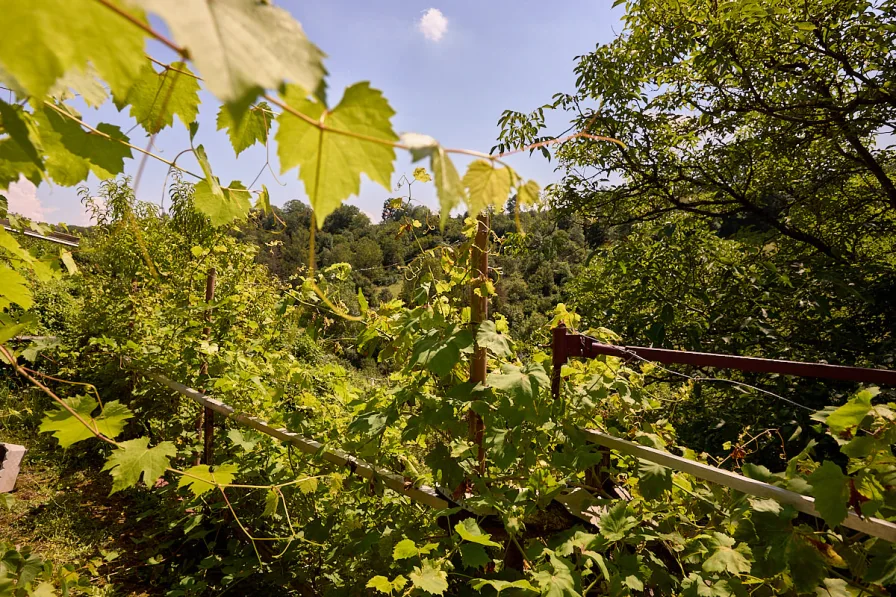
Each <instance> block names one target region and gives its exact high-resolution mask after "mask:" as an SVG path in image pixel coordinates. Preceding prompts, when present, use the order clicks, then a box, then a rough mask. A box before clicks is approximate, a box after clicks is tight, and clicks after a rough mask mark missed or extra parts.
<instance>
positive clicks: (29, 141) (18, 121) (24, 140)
mask: <svg viewBox="0 0 896 597" xmlns="http://www.w3.org/2000/svg"><path fill="white" fill-rule="evenodd" d="M0 122H2V124H3V129H4V130H5V131H6V134H7V135H9V136H10V138H12V140H13V141H15V142H16V143H17V144H18V145H19V147H20V148H21V149H22V152H23V153H24V154H25V155H26V156H27V158H28V159H29V160H31V161H32V162H34V163H35V164H36V165H37V166H39V167H43V160H42V159H41V157H40V153H39V152H38V150H37V148H36V147H35V146H34V143H33V140H35V139H39V138H40V134H39V133H38V131H37V125H36V124H35V123H34V121H33V120H32V118H31V114H29V113H28V112H26V111H25V110H23V109H22V108H21V106H15V105H11V104H7V103H6V102H4V101H3V100H0Z"/></svg>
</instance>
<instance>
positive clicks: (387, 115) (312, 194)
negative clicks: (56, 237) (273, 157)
mask: <svg viewBox="0 0 896 597" xmlns="http://www.w3.org/2000/svg"><path fill="white" fill-rule="evenodd" d="M284 100H285V101H286V103H287V104H288V105H289V106H290V107H291V108H293V109H295V110H297V111H298V112H300V113H302V114H304V115H306V116H308V117H310V118H312V119H314V120H315V121H320V122H322V123H323V124H324V125H326V126H327V127H329V128H331V129H335V130H340V131H347V132H352V133H356V134H359V135H364V136H366V137H371V138H375V139H380V140H382V141H385V142H387V144H382V143H378V142H375V141H365V140H362V139H357V138H353V137H349V136H346V135H340V134H338V133H334V132H332V131H326V130H321V129H319V128H317V127H316V126H314V125H312V124H309V123H308V122H305V121H304V120H302V119H301V118H299V117H297V116H295V115H293V114H290V113H289V112H287V111H284V112H282V113H281V114H280V116H279V117H278V118H277V122H278V123H279V125H280V126H279V127H278V129H277V135H276V138H277V154H278V156H279V157H280V169H281V172H286V171H288V170H291V169H292V168H294V167H295V166H298V167H299V178H300V179H301V180H302V182H303V183H304V184H305V192H306V193H307V194H308V198H309V201H310V202H311V207H312V209H314V216H315V218H316V220H317V225H318V227H320V226H322V225H323V222H324V219H325V218H326V217H327V216H328V215H329V214H330V213H332V212H333V210H335V209H336V208H337V207H339V205H340V204H341V203H342V201H343V200H345V199H347V198H348V197H350V196H351V195H357V194H358V192H359V191H360V188H361V174H362V173H363V174H366V175H367V176H368V177H369V178H370V180H372V181H373V182H376V183H379V184H381V185H382V186H384V187H385V188H386V189H389V188H390V185H391V180H392V172H393V170H394V164H393V162H394V160H395V149H394V148H393V147H392V146H391V145H389V144H388V142H393V141H397V140H398V137H397V136H396V135H395V133H394V132H393V131H392V125H391V123H390V119H391V118H392V116H393V115H394V114H395V112H394V110H392V108H391V106H389V102H387V101H386V98H384V97H383V94H382V93H381V92H380V91H379V90H377V89H373V88H371V87H370V83H368V82H366V81H365V82H362V83H356V84H354V85H352V86H351V87H349V88H348V89H346V90H345V94H344V95H343V96H342V100H341V101H340V102H339V105H337V106H336V107H335V108H334V109H333V110H330V111H328V110H326V109H325V106H324V105H323V104H322V103H320V102H317V101H312V100H310V99H308V98H307V97H306V93H305V92H304V91H303V90H302V89H301V88H299V87H296V86H294V85H289V86H287V88H286V92H285V94H284Z"/></svg>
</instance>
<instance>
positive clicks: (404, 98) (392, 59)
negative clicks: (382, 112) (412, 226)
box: [6, 0, 622, 225]
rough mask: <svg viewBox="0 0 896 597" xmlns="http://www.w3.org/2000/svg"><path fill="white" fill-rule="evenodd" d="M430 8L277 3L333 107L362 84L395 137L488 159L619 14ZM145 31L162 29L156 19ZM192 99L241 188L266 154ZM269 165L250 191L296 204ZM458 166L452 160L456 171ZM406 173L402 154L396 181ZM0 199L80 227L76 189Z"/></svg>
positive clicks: (537, 4) (205, 103)
mask: <svg viewBox="0 0 896 597" xmlns="http://www.w3.org/2000/svg"><path fill="white" fill-rule="evenodd" d="M432 1H433V0H426V1H425V2H418V1H416V0H403V1H391V2H390V1H382V2H371V1H369V0H364V1H362V0H327V1H317V2H298V1H297V0H281V1H279V2H277V4H278V5H279V6H282V7H284V8H287V9H288V10H289V11H290V12H291V13H292V14H293V16H294V17H295V18H296V19H298V20H299V21H300V22H301V23H302V25H303V27H304V28H305V31H306V32H307V34H308V36H309V38H310V39H311V40H312V41H314V42H315V43H317V45H319V46H320V47H321V48H322V49H323V50H324V51H325V52H326V53H327V55H328V57H327V59H326V63H325V64H326V67H327V69H328V70H329V71H330V75H329V77H328V84H329V102H330V103H331V105H335V103H337V102H338V100H339V97H340V96H341V95H342V90H343V89H344V88H345V87H346V86H347V85H350V84H352V83H355V82H357V81H363V80H368V81H371V83H372V85H373V86H374V87H376V88H378V89H381V90H382V91H383V93H384V94H385V96H386V98H387V99H388V100H389V102H390V103H391V105H392V107H393V108H394V109H395V111H396V112H397V115H396V116H395V117H394V118H393V121H392V122H393V126H394V128H395V130H396V131H398V132H406V131H413V132H419V133H425V134H429V135H431V136H433V137H435V138H436V139H438V140H439V141H440V142H441V143H442V144H443V145H445V146H448V147H464V148H469V149H476V150H480V151H486V152H487V151H488V150H489V149H490V148H491V146H492V145H494V144H495V138H496V136H497V133H498V128H497V125H496V123H497V120H498V117H499V116H500V115H501V112H502V111H503V110H505V109H514V110H521V111H526V112H528V111H530V110H532V109H533V108H536V107H538V106H539V105H541V104H544V103H546V102H549V101H550V100H551V96H552V95H553V94H554V93H557V92H571V91H573V90H574V83H575V75H574V73H573V67H574V64H575V62H574V59H575V57H576V56H578V55H581V54H583V53H586V52H588V51H590V50H591V49H593V48H594V46H595V44H597V43H604V42H607V41H609V40H611V39H612V38H613V37H614V35H615V32H618V31H619V30H620V28H621V27H620V24H619V18H620V16H621V15H622V9H621V8H617V9H611V8H610V7H611V5H612V0H567V1H566V2H558V3H548V2H543V1H535V0H527V1H520V0H517V1H515V2H511V1H509V0H489V1H488V2H482V1H481V0H477V1H474V0H452V1H451V2H446V3H445V4H433V3H432ZM154 24H155V25H156V26H157V27H159V28H160V29H163V30H164V25H163V24H162V23H161V22H160V21H154ZM149 51H150V53H151V54H153V55H154V56H157V57H159V58H160V59H163V60H172V59H173V58H174V57H173V56H172V55H171V54H170V53H166V51H165V50H164V49H162V48H161V47H157V46H156V45H150V47H149ZM200 74H201V73H200ZM201 99H202V105H201V106H200V114H199V119H198V120H199V125H200V126H199V132H198V134H197V139H196V141H197V143H201V144H203V145H204V146H205V148H206V150H207V152H208V154H209V158H210V161H211V163H212V166H213V168H214V170H215V173H216V174H217V175H218V176H219V177H220V178H221V179H222V180H223V181H224V182H225V183H227V182H229V181H230V180H240V181H242V182H243V183H244V184H247V185H248V184H249V183H250V182H251V181H252V180H253V179H255V178H256V176H257V175H258V173H259V172H260V171H261V170H262V168H263V166H264V164H265V159H266V158H265V153H266V152H265V148H264V147H261V146H256V147H253V148H251V149H249V150H246V151H244V152H243V153H242V154H240V156H239V159H238V160H237V159H235V158H234V155H233V150H232V148H231V146H230V143H229V141H228V139H227V137H226V134H225V133H224V132H223V131H216V130H215V128H216V127H215V117H216V115H217V111H218V102H217V101H216V100H215V98H214V97H213V96H211V95H210V94H208V93H206V92H202V94H201ZM76 107H77V108H78V109H80V110H82V112H83V114H84V118H85V120H87V121H88V122H89V123H92V124H95V123H97V122H110V123H112V124H117V125H119V126H120V127H121V128H122V129H123V130H125V131H127V130H128V129H131V127H133V126H134V122H133V120H132V119H131V118H130V117H129V116H128V115H127V113H126V112H124V113H119V112H118V111H117V110H116V109H115V107H114V106H112V105H111V103H107V104H106V105H104V106H102V107H100V108H99V109H96V110H94V109H90V108H86V107H84V106H79V105H76ZM548 125H549V132H551V133H560V132H562V131H563V130H565V129H566V127H567V126H568V122H567V118H566V116H564V115H563V114H557V115H556V116H554V117H552V118H549V119H548ZM129 135H130V137H131V141H132V142H133V143H135V144H137V145H139V146H141V147H145V146H146V144H147V142H148V138H147V137H146V135H145V134H144V132H143V131H142V129H139V128H136V129H134V130H132V131H131V132H130V133H129ZM188 139H189V137H188V134H187V131H186V129H185V128H184V127H183V126H182V125H181V124H180V122H179V121H177V120H175V126H174V127H173V128H166V129H164V130H163V131H162V132H161V133H160V134H159V136H158V137H157V139H156V143H155V147H154V149H153V151H154V152H155V153H157V154H159V155H161V156H164V157H166V158H168V159H172V158H173V157H174V156H175V155H177V154H178V153H179V152H180V151H181V150H183V149H185V148H188V147H189V140H188ZM135 155H136V154H135ZM270 158H271V165H272V167H273V170H274V171H275V172H276V173H277V178H276V179H275V177H274V176H273V175H272V174H271V173H270V172H264V173H263V174H262V175H261V176H260V177H259V178H258V182H257V183H256V184H255V188H258V187H259V186H260V185H261V184H265V185H266V186H267V187H268V189H269V190H270V192H271V198H272V201H273V202H274V203H275V204H277V205H282V204H283V203H285V202H286V201H289V200H292V199H301V200H305V197H306V196H305V192H304V188H303V186H302V184H301V182H300V181H299V180H298V173H297V171H296V170H295V169H293V170H291V171H288V172H286V173H285V174H283V175H280V166H279V164H278V163H277V158H276V151H275V148H274V147H273V146H272V147H271V152H270ZM510 161H511V164H512V165H513V166H514V167H515V168H516V169H517V171H518V172H519V173H520V174H521V175H523V176H524V177H526V178H534V179H535V180H537V181H539V182H540V183H541V184H547V183H550V182H553V181H556V180H557V179H558V174H557V173H556V172H555V171H554V167H555V166H554V164H553V163H548V162H547V161H546V160H545V159H544V158H542V157H540V155H538V154H536V155H533V156H532V157H528V155H521V156H514V157H513V158H511V159H510ZM139 164H140V159H132V160H129V161H127V162H126V173H128V174H131V175H134V174H135V173H136V172H137V169H138V167H139ZM178 164H180V165H182V166H184V167H186V168H188V169H190V170H193V171H199V168H198V166H197V165H196V163H195V160H194V159H193V158H192V156H185V157H184V158H181V159H180V160H178ZM462 165H463V164H462V163H460V161H459V163H458V166H459V167H460V166H462ZM413 167H414V166H412V165H411V163H410V159H409V158H408V157H407V156H406V155H404V154H403V153H401V152H400V153H399V158H398V161H397V162H396V171H395V175H394V177H393V183H397V181H398V178H399V177H400V176H401V175H402V174H409V173H410V172H411V171H412V170H413ZM167 170H168V167H167V166H166V165H165V164H162V163H160V162H157V161H155V160H152V159H150V160H147V163H146V166H145V170H144V172H143V174H142V176H141V178H140V181H139V187H138V189H137V194H138V197H139V198H140V199H142V200H146V201H153V202H156V203H158V202H160V201H161V200H162V199H163V195H164V193H163V191H164V182H165V175H166V172H167ZM278 179H279V182H278ZM87 184H88V186H89V187H90V188H91V189H92V190H95V189H96V188H97V186H98V181H97V180H96V179H94V178H91V179H90V180H89V181H88V182H87ZM419 186H420V185H417V186H415V197H417V198H420V199H421V200H423V201H424V202H426V203H428V204H430V205H433V206H434V205H435V201H434V193H433V191H432V189H431V188H420V189H418V187H419ZM429 186H430V187H431V185H429ZM6 194H7V196H8V197H9V199H10V207H11V209H12V210H13V211H18V212H19V213H22V214H23V215H26V216H28V217H32V218H35V219H39V220H42V221H48V222H52V223H56V222H66V223H69V224H81V225H83V224H86V223H88V220H87V217H86V215H85V214H84V212H83V209H82V206H81V204H80V201H79V200H78V197H77V194H76V190H75V189H74V188H65V187H59V186H56V185H52V184H48V183H43V184H41V185H40V186H39V187H38V188H37V189H34V188H33V186H32V185H30V183H27V182H24V183H18V184H14V185H12V186H11V188H10V189H9V190H8V192H7V193H6ZM393 194H394V193H390V191H389V190H387V189H385V188H383V187H381V186H379V185H376V184H374V183H371V182H369V181H367V180H366V179H363V182H362V186H361V193H360V195H359V196H358V197H353V198H351V199H350V200H349V202H350V203H352V204H355V205H358V206H359V207H360V208H361V209H362V210H363V211H365V212H366V213H368V214H369V215H370V216H371V217H372V218H373V219H374V220H376V219H378V218H379V213H380V211H381V209H382V205H383V201H384V200H385V199H387V198H388V197H390V196H393Z"/></svg>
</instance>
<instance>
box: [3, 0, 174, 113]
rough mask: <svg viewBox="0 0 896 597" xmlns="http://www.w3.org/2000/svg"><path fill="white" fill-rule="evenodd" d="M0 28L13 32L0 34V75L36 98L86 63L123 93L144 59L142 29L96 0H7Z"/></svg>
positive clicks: (137, 14)
mask: <svg viewBox="0 0 896 597" xmlns="http://www.w3.org/2000/svg"><path fill="white" fill-rule="evenodd" d="M113 3H116V4H117V2H115V0H113ZM173 4H174V3H173ZM176 4H181V3H176ZM133 16H134V17H135V18H136V19H138V20H142V18H143V16H142V15H141V14H139V12H137V13H135V14H134V15H133ZM3 27H4V29H5V30H6V31H7V32H12V31H14V32H15V34H14V35H12V34H7V35H3V36H0V65H2V69H0V71H2V72H0V76H4V75H5V76H6V77H8V78H11V79H12V81H11V83H12V85H14V86H16V87H20V88H22V90H23V91H25V92H26V95H31V96H34V97H38V98H40V97H43V96H44V95H46V93H47V91H48V90H50V88H51V87H53V85H54V83H56V81H57V80H58V79H60V78H61V77H63V76H65V75H66V73H69V72H71V71H73V70H74V71H78V72H81V73H83V72H86V71H87V68H88V63H89V64H91V65H92V66H93V68H94V69H95V70H96V72H97V73H98V74H99V76H100V77H102V79H103V80H105V81H106V83H108V84H109V87H110V88H111V89H112V90H113V92H115V93H124V92H126V91H127V89H128V88H129V87H130V86H131V82H132V81H133V80H134V79H135V78H136V77H137V75H138V73H139V72H140V69H141V68H142V67H143V64H144V63H145V62H146V58H145V56H144V54H143V37H144V32H143V31H142V30H141V29H140V28H139V27H138V26H137V25H136V24H134V23H130V22H128V20H127V19H125V18H122V17H121V16H120V15H118V14H116V13H115V12H114V11H112V10H110V9H109V8H107V7H105V6H103V5H102V4H100V3H99V2H89V1H73V0H41V2H33V1H32V0H7V1H6V2H4V3H3ZM4 80H5V79H4Z"/></svg>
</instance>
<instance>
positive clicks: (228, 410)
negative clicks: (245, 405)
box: [143, 372, 452, 509]
mask: <svg viewBox="0 0 896 597" xmlns="http://www.w3.org/2000/svg"><path fill="white" fill-rule="evenodd" d="M143 375H145V376H146V377H148V378H149V379H152V380H153V381H156V382H158V383H160V384H162V385H164V386H167V387H169V388H170V389H172V390H174V391H175V392H177V393H178V394H181V395H183V396H186V397H187V398H189V399H190V400H193V401H194V402H197V403H199V404H201V405H202V406H203V407H205V408H208V409H211V410H213V411H215V412H216V413H219V414H221V415H223V416H225V417H228V418H230V419H233V420H234V421H236V422H238V423H241V424H243V425H246V426H247V427H251V428H252V429H255V430H256V431H260V432H261V433H264V434H265V435H269V436H271V437H275V438H277V439H279V440H281V441H284V442H287V443H289V444H292V445H293V446H295V447H296V448H298V449H299V450H301V451H302V452H305V453H306V454H313V455H320V457H321V458H322V459H323V460H325V461H327V462H329V463H331V464H335V465H336V466H340V467H346V468H348V469H349V470H350V471H351V472H352V473H354V474H356V475H359V476H361V477H364V478H365V479H374V478H376V479H379V480H381V481H382V482H383V485H385V486H386V487H388V488H389V489H391V490H393V491H396V492H398V493H400V494H402V495H405V496H407V497H409V498H411V499H412V500H414V501H415V502H419V503H421V504H425V505H427V506H430V507H432V508H438V509H443V508H450V507H451V505H452V504H450V503H448V501H447V500H445V499H444V498H442V497H441V496H440V495H439V494H438V493H437V492H436V490H435V489H433V488H432V487H429V486H426V485H421V486H419V487H415V486H414V485H413V483H412V482H410V481H409V480H407V479H405V478H404V477H403V476H401V475H399V474H396V473H393V472H392V471H388V470H385V469H382V468H378V467H376V466H375V465H373V464H370V463H369V462H365V461H363V460H357V459H355V458H353V457H352V456H351V455H350V454H346V453H345V452H342V451H341V450H334V449H330V448H325V447H324V445H323V444H321V443H320V442H316V441H314V440H313V439H308V438H306V437H302V436H301V435H299V434H297V433H293V432H292V431H287V430H286V429H277V428H275V427H272V426H271V425H269V424H268V423H266V422H265V421H262V420H261V419H257V418H255V417H250V416H248V415H244V414H242V413H239V412H237V411H236V410H235V409H234V408H233V407H232V406H230V405H228V404H224V403H223V402H221V401H220V400H215V399H214V398H209V397H208V396H206V395H205V394H203V393H202V392H199V391H198V390H194V389H193V388H189V387H187V386H185V385H184V384H182V383H178V382H176V381H171V380H170V379H168V378H167V377H165V376H164V375H160V374H158V373H150V372H143Z"/></svg>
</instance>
